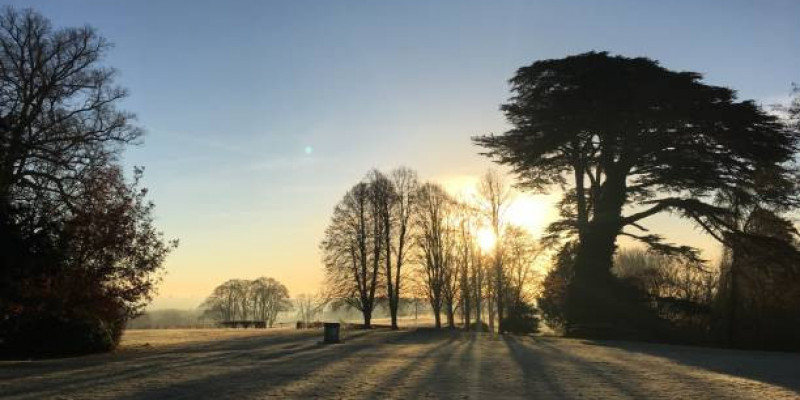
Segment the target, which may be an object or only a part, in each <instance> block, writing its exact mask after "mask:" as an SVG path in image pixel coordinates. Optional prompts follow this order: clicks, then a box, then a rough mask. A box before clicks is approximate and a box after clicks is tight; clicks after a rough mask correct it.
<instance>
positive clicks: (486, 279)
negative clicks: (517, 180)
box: [321, 168, 538, 331]
mask: <svg viewBox="0 0 800 400" xmlns="http://www.w3.org/2000/svg"><path fill="white" fill-rule="evenodd" d="M478 192H479V194H478V195H477V196H474V197H473V198H470V199H460V200H457V199H455V198H454V197H453V196H452V195H450V194H449V193H448V192H447V191H446V190H445V189H444V188H443V187H442V186H441V185H439V184H436V183H432V182H425V183H422V182H419V180H418V178H417V175H416V173H414V172H413V171H412V170H410V169H408V168H399V169H396V170H394V171H392V172H391V173H389V174H384V173H382V172H380V171H377V170H374V171H371V172H370V173H369V174H367V176H366V177H365V178H364V179H363V180H362V181H361V182H359V183H357V184H356V185H355V186H353V187H352V188H351V189H350V190H349V191H348V192H347V194H346V195H345V196H344V198H343V199H342V200H341V201H340V202H339V204H337V206H336V207H335V209H334V213H333V217H332V218H331V223H330V225H329V226H328V228H327V229H326V231H325V238H324V240H323V241H322V243H321V248H322V251H323V257H324V263H325V268H326V273H327V277H328V279H327V282H328V296H330V297H331V298H333V299H335V300H337V301H338V302H341V303H346V304H348V305H350V306H352V307H354V308H356V309H358V310H359V311H361V312H362V314H363V317H364V325H365V326H366V327H369V326H370V324H371V318H372V313H373V311H374V309H375V307H376V305H377V304H378V302H379V301H381V300H385V301H386V302H387V303H388V305H389V310H390V315H391V323H392V327H393V328H397V305H398V303H399V300H400V299H401V296H402V294H403V293H409V294H411V295H412V296H417V295H419V296H423V297H425V298H427V299H428V302H429V303H430V306H431V309H432V310H433V314H434V319H435V324H436V326H437V327H441V326H442V320H441V317H442V314H444V316H445V318H446V323H447V325H448V326H449V327H455V325H456V322H455V319H456V316H458V314H459V313H460V316H461V320H462V321H463V322H464V324H465V326H467V327H469V326H470V325H471V321H472V318H473V316H474V318H475V320H476V321H477V325H478V326H481V325H482V323H483V321H484V320H485V319H486V318H487V317H488V322H489V324H488V325H489V329H490V330H492V331H494V330H495V322H497V329H498V330H499V331H504V330H505V328H504V326H503V325H504V322H505V321H506V319H507V317H510V315H508V312H507V311H508V310H514V311H515V312H516V313H515V314H514V318H517V319H519V318H520V316H519V315H518V314H519V311H524V314H525V318H526V321H528V325H531V324H535V320H534V318H533V315H532V314H533V308H532V306H531V301H532V300H533V296H532V294H531V290H532V289H531V288H532V287H533V286H534V285H532V283H533V280H534V279H535V278H536V274H535V273H534V271H533V266H534V264H533V261H534V258H535V256H536V254H537V251H538V249H537V247H536V245H535V242H534V240H533V238H532V237H531V235H530V233H528V232H527V231H526V230H524V229H522V228H520V227H517V226H513V225H510V224H508V223H506V221H504V215H503V214H504V212H505V210H506V209H507V207H508V205H509V201H510V194H511V191H510V189H509V187H508V186H507V185H505V184H504V183H503V182H502V180H501V178H500V177H499V175H498V174H497V173H495V172H489V173H487V174H486V175H485V176H484V177H483V179H482V181H481V183H480V185H479V190H478ZM401 290H405V292H403V291H401ZM515 321H516V320H515ZM512 325H514V326H521V325H520V324H519V323H518V322H515V323H514V324H512ZM530 329H531V330H532V329H533V327H531V328H530Z"/></svg>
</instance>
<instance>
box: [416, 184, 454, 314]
mask: <svg viewBox="0 0 800 400" xmlns="http://www.w3.org/2000/svg"><path fill="white" fill-rule="evenodd" d="M419 201H420V203H419V205H420V214H419V218H418V220H417V224H418V232H417V243H418V246H419V249H420V264H421V266H422V275H423V277H424V281H425V288H426V291H427V295H428V300H429V301H430V304H431V308H432V309H433V315H434V320H435V323H436V327H437V328H441V326H442V324H441V310H442V306H443V305H444V304H445V295H446V291H447V290H448V288H447V287H448V285H449V283H450V279H451V278H452V276H453V274H452V269H453V264H454V260H453V256H454V252H455V243H454V240H453V239H454V236H455V235H454V233H455V231H454V229H452V228H451V226H450V225H451V224H452V222H451V219H452V216H453V215H452V209H453V199H452V198H451V197H450V195H449V194H447V192H446V191H445V190H444V189H443V188H442V187H441V186H440V185H438V184H434V183H425V184H423V185H422V186H421V188H420V198H419Z"/></svg>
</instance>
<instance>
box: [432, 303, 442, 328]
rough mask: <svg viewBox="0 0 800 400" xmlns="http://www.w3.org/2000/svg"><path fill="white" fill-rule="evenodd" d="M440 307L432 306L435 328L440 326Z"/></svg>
mask: <svg viewBox="0 0 800 400" xmlns="http://www.w3.org/2000/svg"><path fill="white" fill-rule="evenodd" d="M441 311H442V310H441V307H434V308H433V320H434V321H435V326H436V329H441V328H442V316H441Z"/></svg>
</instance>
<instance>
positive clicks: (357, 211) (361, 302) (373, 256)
mask: <svg viewBox="0 0 800 400" xmlns="http://www.w3.org/2000/svg"><path fill="white" fill-rule="evenodd" d="M371 198H372V189H371V188H370V185H369V183H367V182H360V183H358V184H356V185H355V186H353V188H352V189H350V190H349V191H348V192H347V194H346V195H345V196H344V198H343V199H342V200H341V201H340V202H339V204H337V205H336V207H335V208H334V211H333V217H332V218H331V222H330V224H329V225H328V228H327V229H326V230H325V237H324V239H323V241H322V243H321V245H320V247H321V249H322V252H323V261H324V263H325V269H326V274H327V278H328V279H327V282H328V291H329V294H330V296H332V297H334V298H335V299H334V305H337V304H340V303H345V304H348V305H350V306H351V307H353V308H356V309H357V310H359V311H360V312H361V314H362V315H363V317H364V327H365V328H370V327H371V320H372V312H373V310H374V309H375V292H376V290H377V288H378V276H379V274H380V269H379V267H380V262H381V256H382V254H383V252H382V251H381V249H382V246H381V243H382V240H380V239H381V232H382V228H381V227H380V222H379V221H377V219H376V218H375V215H374V214H373V211H374V209H375V207H374V203H373V202H372V199H371ZM376 233H377V235H376Z"/></svg>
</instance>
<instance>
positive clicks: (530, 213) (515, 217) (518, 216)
mask: <svg viewBox="0 0 800 400" xmlns="http://www.w3.org/2000/svg"><path fill="white" fill-rule="evenodd" d="M551 197H552V196H532V195H527V194H523V195H520V196H518V197H517V198H515V199H514V201H513V202H512V203H511V204H510V205H509V207H508V210H507V211H506V215H505V219H506V222H507V223H509V224H511V225H516V226H519V227H522V228H525V229H527V230H528V232H530V233H531V234H533V235H536V236H539V235H541V234H542V232H544V230H545V228H546V227H547V224H548V223H550V222H551V221H552V220H554V219H555V217H556V216H555V215H554V214H555V204H554V203H555V201H554V200H553V199H552V198H551Z"/></svg>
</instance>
